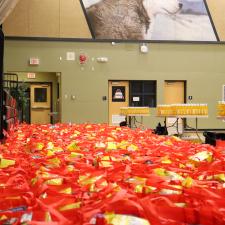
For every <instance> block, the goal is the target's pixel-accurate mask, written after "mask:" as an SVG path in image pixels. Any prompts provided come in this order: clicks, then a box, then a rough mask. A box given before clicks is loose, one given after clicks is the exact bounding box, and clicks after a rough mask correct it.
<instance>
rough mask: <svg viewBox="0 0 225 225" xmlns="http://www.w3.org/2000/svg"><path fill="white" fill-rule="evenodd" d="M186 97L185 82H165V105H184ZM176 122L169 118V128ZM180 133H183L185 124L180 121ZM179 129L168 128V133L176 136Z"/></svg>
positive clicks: (174, 119)
mask: <svg viewBox="0 0 225 225" xmlns="http://www.w3.org/2000/svg"><path fill="white" fill-rule="evenodd" d="M184 96H185V81H165V83H164V104H182V103H184V100H185V99H184ZM175 121H176V118H167V121H166V123H167V126H168V127H169V126H171V125H172V124H174V123H175ZM178 132H179V133H182V132H183V122H182V120H181V119H179V120H178ZM178 132H177V128H176V127H170V128H168V133H169V134H170V135H171V134H176V133H178Z"/></svg>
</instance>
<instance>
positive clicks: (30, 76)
mask: <svg viewBox="0 0 225 225" xmlns="http://www.w3.org/2000/svg"><path fill="white" fill-rule="evenodd" d="M27 78H28V79H35V78H36V74H35V73H28V74H27Z"/></svg>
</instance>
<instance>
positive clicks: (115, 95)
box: [108, 81, 129, 125]
mask: <svg viewBox="0 0 225 225" xmlns="http://www.w3.org/2000/svg"><path fill="white" fill-rule="evenodd" d="M108 99H109V124H111V125H119V124H120V122H122V121H124V120H125V117H124V116H121V115H120V108H121V107H128V106H129V82H128V81H109V98H108Z"/></svg>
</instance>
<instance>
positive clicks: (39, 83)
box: [25, 82, 53, 124]
mask: <svg viewBox="0 0 225 225" xmlns="http://www.w3.org/2000/svg"><path fill="white" fill-rule="evenodd" d="M25 83H28V84H30V86H31V85H32V84H33V85H44V84H47V85H50V88H51V91H50V94H51V97H50V101H51V104H50V111H51V112H52V109H53V90H52V86H53V82H25ZM30 101H31V99H30ZM30 119H31V102H30ZM30 122H31V121H30ZM50 123H51V124H52V123H53V118H52V116H51V117H50Z"/></svg>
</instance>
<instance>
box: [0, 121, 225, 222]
mask: <svg viewBox="0 0 225 225" xmlns="http://www.w3.org/2000/svg"><path fill="white" fill-rule="evenodd" d="M0 224H2V225H3V224H4V225H8V224H13V225H17V224H30V225H42V224H50V225H56V224H57V225H58V224H59V225H70V224H71V225H88V224H97V225H110V224H113V225H133V224H134V225H161V224H165V225H187V224H195V225H197V224H198V225H200V224H201V225H215V224H217V225H224V224H225V149H224V148H223V147H221V148H214V147H212V146H209V145H200V144H194V143H191V142H187V141H182V140H180V139H178V138H176V137H166V136H157V135H155V134H153V133H152V132H151V130H140V129H136V130H131V129H129V128H127V127H114V126H108V125H106V124H81V125H75V124H56V125H55V126H52V125H25V124H24V125H20V126H18V127H17V128H16V129H15V130H14V131H11V133H10V134H9V137H8V138H7V140H6V143H5V144H3V145H0Z"/></svg>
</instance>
